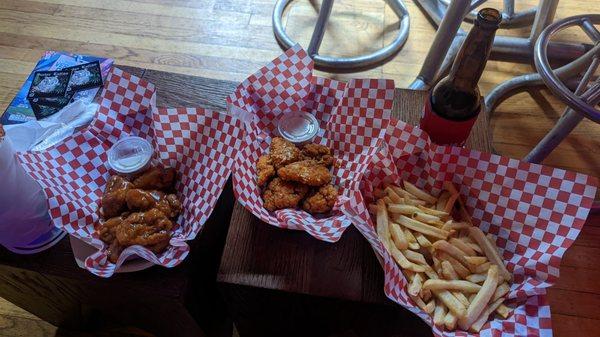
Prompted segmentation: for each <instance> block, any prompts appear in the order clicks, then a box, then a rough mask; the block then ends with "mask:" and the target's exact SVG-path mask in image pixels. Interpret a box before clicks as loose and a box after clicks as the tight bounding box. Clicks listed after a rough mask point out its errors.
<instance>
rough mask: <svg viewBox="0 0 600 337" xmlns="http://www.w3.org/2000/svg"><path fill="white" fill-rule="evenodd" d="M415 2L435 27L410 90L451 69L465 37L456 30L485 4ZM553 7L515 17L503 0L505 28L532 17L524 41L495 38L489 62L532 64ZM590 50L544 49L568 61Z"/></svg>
mask: <svg viewBox="0 0 600 337" xmlns="http://www.w3.org/2000/svg"><path fill="white" fill-rule="evenodd" d="M415 1H416V2H417V3H418V4H419V5H420V6H421V8H422V9H423V10H424V11H425V14H426V15H428V17H430V18H431V19H432V20H433V22H434V23H435V24H436V25H438V30H437V33H436V36H435V39H434V43H433V44H432V46H433V47H432V48H431V49H430V50H429V52H428V54H427V56H426V58H425V62H424V63H423V66H422V67H421V71H420V72H419V75H418V76H417V78H416V79H415V81H414V82H413V83H412V84H411V85H410V88H411V89H427V88H429V87H430V86H431V85H432V84H433V83H435V82H436V81H437V79H438V78H440V77H442V76H444V75H445V74H446V73H447V71H448V69H449V68H450V66H451V65H452V62H453V61H454V57H455V56H456V53H457V52H458V49H459V48H460V45H461V44H462V41H463V40H464V38H465V37H466V34H467V33H466V32H465V31H464V30H462V29H461V28H460V24H461V23H462V22H463V19H464V18H465V17H466V16H468V15H469V14H470V13H471V11H472V10H473V9H474V8H475V7H477V6H480V5H481V4H483V3H485V1H486V0H476V1H474V2H472V3H471V1H470V0H453V1H451V2H450V4H449V6H446V5H444V3H443V2H442V1H447V0H415ZM557 6H558V0H540V3H539V5H538V6H537V7H536V8H535V9H532V10H531V11H525V12H521V13H515V12H514V2H513V1H510V0H506V1H505V2H504V9H503V13H505V14H506V20H509V21H507V23H505V25H508V26H509V27H512V26H516V25H517V24H519V25H522V24H525V23H528V22H529V19H528V18H529V17H530V16H531V15H532V13H535V17H534V20H533V24H532V27H531V32H530V34H529V37H528V38H519V37H508V36H496V38H495V39H494V46H493V49H492V53H491V55H490V59H493V60H502V61H509V62H519V63H533V49H534V43H535V41H536V40H537V38H538V36H539V35H540V33H541V32H542V30H543V29H544V28H546V27H547V26H548V25H549V24H550V23H552V21H553V19H554V14H555V13H556V7H557ZM526 19H527V20H526ZM511 20H512V21H511ZM591 48H592V46H591V45H590V44H573V43H559V42H551V43H550V45H549V47H548V55H549V56H550V57H551V58H553V59H557V60H562V61H571V60H573V59H575V58H577V57H580V56H581V55H583V54H584V53H585V52H587V51H588V50H590V49H591Z"/></svg>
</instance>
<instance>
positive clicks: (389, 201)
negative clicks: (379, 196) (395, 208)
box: [383, 196, 394, 205]
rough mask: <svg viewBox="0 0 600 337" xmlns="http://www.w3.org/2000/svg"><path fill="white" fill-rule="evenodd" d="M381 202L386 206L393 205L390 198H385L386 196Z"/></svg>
mask: <svg viewBox="0 0 600 337" xmlns="http://www.w3.org/2000/svg"><path fill="white" fill-rule="evenodd" d="M383 201H384V202H385V203H386V205H389V204H393V203H394V201H393V200H392V198H390V197H387V196H386V197H383Z"/></svg>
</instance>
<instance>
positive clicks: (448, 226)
mask: <svg viewBox="0 0 600 337" xmlns="http://www.w3.org/2000/svg"><path fill="white" fill-rule="evenodd" d="M469 227H471V225H470V224H468V223H466V222H456V221H452V220H448V221H446V223H444V226H442V229H444V230H447V231H450V230H453V229H454V230H457V231H458V230H461V229H468V228H469Z"/></svg>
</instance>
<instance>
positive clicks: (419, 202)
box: [404, 199, 427, 206]
mask: <svg viewBox="0 0 600 337" xmlns="http://www.w3.org/2000/svg"><path fill="white" fill-rule="evenodd" d="M404 203H405V204H407V205H412V206H425V205H427V201H425V200H421V199H404Z"/></svg>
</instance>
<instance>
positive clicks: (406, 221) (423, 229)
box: [394, 215, 450, 239]
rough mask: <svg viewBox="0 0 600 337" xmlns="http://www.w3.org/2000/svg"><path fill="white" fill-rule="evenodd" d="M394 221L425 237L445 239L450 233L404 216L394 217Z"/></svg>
mask: <svg viewBox="0 0 600 337" xmlns="http://www.w3.org/2000/svg"><path fill="white" fill-rule="evenodd" d="M394 220H395V221H397V222H398V223H399V224H401V225H402V226H404V227H406V228H408V229H411V230H413V231H416V232H420V233H423V234H425V235H427V236H431V237H435V238H439V239H445V238H447V237H448V235H450V232H448V231H445V230H442V229H439V228H437V227H433V226H431V225H428V224H425V223H422V222H420V221H417V220H414V219H411V218H409V217H407V216H405V215H398V216H394Z"/></svg>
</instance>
